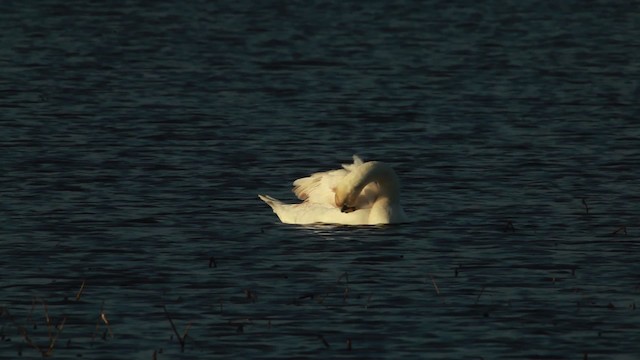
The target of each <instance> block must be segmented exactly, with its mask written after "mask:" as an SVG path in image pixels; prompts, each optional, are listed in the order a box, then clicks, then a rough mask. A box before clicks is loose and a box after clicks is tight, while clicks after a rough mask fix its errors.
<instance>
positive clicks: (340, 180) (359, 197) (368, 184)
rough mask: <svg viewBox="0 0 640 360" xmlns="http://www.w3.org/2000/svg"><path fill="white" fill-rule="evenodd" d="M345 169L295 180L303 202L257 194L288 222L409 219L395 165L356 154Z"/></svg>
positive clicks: (366, 222)
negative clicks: (363, 159) (297, 202)
mask: <svg viewBox="0 0 640 360" xmlns="http://www.w3.org/2000/svg"><path fill="white" fill-rule="evenodd" d="M342 167H343V168H342V169H338V170H332V171H327V172H319V173H315V174H312V175H311V176H309V177H305V178H301V179H298V180H296V181H294V182H293V186H294V187H293V192H294V193H295V194H296V196H297V197H298V198H299V199H300V200H304V201H303V202H302V203H300V204H284V203H283V202H281V201H280V200H277V199H274V198H272V197H271V196H268V195H258V197H259V198H260V199H262V200H263V201H264V202H266V203H267V204H268V205H269V206H271V208H272V209H273V212H274V213H276V215H278V218H280V221H282V222H283V223H285V224H314V223H326V224H344V225H376V224H392V223H402V222H407V221H408V220H407V216H406V215H405V213H404V210H403V209H402V206H401V205H400V182H399V180H398V176H397V175H396V173H395V172H394V171H393V169H392V168H391V167H390V166H389V165H387V164H384V163H382V162H379V161H369V162H363V161H362V160H361V159H360V158H359V157H358V156H357V155H354V156H353V164H345V165H342Z"/></svg>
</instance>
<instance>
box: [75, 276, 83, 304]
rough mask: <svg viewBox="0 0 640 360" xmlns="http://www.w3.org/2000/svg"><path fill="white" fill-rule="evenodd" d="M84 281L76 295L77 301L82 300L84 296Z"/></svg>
mask: <svg viewBox="0 0 640 360" xmlns="http://www.w3.org/2000/svg"><path fill="white" fill-rule="evenodd" d="M84 282H85V281H84V280H82V285H80V290H78V292H77V293H76V301H78V300H80V296H82V292H83V291H84Z"/></svg>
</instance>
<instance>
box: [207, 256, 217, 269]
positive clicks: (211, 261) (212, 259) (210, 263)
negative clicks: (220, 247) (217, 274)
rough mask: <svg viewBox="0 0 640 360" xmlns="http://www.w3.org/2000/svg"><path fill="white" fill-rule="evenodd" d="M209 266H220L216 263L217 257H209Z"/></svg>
mask: <svg viewBox="0 0 640 360" xmlns="http://www.w3.org/2000/svg"><path fill="white" fill-rule="evenodd" d="M212 265H213V266H212ZM209 267H214V268H217V267H218V264H216V259H214V258H213V256H212V257H210V258H209Z"/></svg>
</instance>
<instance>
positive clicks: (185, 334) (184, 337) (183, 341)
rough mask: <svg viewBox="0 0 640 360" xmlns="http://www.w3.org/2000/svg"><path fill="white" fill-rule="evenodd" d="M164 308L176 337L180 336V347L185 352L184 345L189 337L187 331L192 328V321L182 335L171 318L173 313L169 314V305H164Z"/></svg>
mask: <svg viewBox="0 0 640 360" xmlns="http://www.w3.org/2000/svg"><path fill="white" fill-rule="evenodd" d="M162 308H163V309H164V314H165V315H166V316H167V319H169V323H170V324H171V328H172V329H173V333H174V334H176V337H177V338H178V341H179V342H180V349H181V350H182V351H183V352H184V345H185V342H186V339H187V333H188V332H189V329H190V328H191V322H189V323H188V324H187V327H186V328H185V330H184V332H183V333H182V336H180V334H179V333H178V329H176V325H175V324H174V323H173V320H172V319H171V315H169V311H167V307H166V306H164V305H163V306H162Z"/></svg>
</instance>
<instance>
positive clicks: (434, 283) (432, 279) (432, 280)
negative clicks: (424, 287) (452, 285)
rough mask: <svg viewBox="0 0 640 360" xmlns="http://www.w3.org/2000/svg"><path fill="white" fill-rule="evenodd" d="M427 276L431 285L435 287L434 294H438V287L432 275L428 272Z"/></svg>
mask: <svg viewBox="0 0 640 360" xmlns="http://www.w3.org/2000/svg"><path fill="white" fill-rule="evenodd" d="M429 277H430V278H431V282H432V283H433V287H434V288H435V289H436V295H440V289H438V284H436V280H435V279H434V278H433V275H431V274H429Z"/></svg>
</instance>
